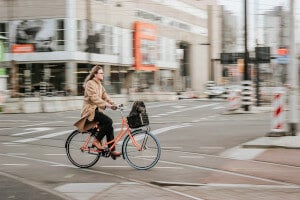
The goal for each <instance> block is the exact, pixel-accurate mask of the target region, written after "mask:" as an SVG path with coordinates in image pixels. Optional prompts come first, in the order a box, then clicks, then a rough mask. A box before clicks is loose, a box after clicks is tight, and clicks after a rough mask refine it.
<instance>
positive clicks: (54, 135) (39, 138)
mask: <svg viewBox="0 0 300 200" xmlns="http://www.w3.org/2000/svg"><path fill="white" fill-rule="evenodd" d="M71 131H73V130H68V131H61V132H57V133H50V134H47V135H42V136H39V137H35V138H27V139H22V140H16V141H13V142H14V143H26V142H34V141H38V140H41V139H49V138H53V137H56V136H60V135H65V134H68V133H71Z"/></svg>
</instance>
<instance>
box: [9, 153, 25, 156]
mask: <svg viewBox="0 0 300 200" xmlns="http://www.w3.org/2000/svg"><path fill="white" fill-rule="evenodd" d="M7 154H8V155H17V156H25V155H27V153H7Z"/></svg>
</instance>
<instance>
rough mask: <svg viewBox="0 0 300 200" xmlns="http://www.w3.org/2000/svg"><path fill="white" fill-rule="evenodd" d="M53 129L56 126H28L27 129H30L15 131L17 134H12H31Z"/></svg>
mask: <svg viewBox="0 0 300 200" xmlns="http://www.w3.org/2000/svg"><path fill="white" fill-rule="evenodd" d="M53 129H54V128H48V127H38V128H28V129H25V130H28V131H26V132H23V133H15V134H12V136H20V135H27V134H30V133H36V132H42V131H49V130H53Z"/></svg>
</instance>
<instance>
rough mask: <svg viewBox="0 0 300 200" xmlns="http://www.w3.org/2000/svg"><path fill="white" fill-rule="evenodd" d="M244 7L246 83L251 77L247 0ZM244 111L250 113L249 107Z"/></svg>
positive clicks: (245, 107) (246, 106)
mask: <svg viewBox="0 0 300 200" xmlns="http://www.w3.org/2000/svg"><path fill="white" fill-rule="evenodd" d="M244 6H245V8H244V9H245V16H244V20H245V23H244V26H245V27H244V28H245V30H244V38H245V57H244V81H247V80H249V77H248V59H249V56H248V41H247V40H248V36H247V34H248V32H247V31H248V28H247V26H248V25H247V0H245V2H244ZM244 109H245V111H249V105H244Z"/></svg>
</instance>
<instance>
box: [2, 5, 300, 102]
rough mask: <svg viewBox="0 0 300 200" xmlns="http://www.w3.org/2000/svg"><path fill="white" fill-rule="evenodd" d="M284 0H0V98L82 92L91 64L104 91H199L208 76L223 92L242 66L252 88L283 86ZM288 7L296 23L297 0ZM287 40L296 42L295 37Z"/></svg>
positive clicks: (236, 82) (286, 35) (240, 77)
mask: <svg viewBox="0 0 300 200" xmlns="http://www.w3.org/2000/svg"><path fill="white" fill-rule="evenodd" d="M246 2H247V13H245V9H244V6H245V3H246ZM289 2H290V1H288V0H285V1H284V0H281V1H279V0H277V1H274V0H273V1H270V0H264V1H263V0H262V1H255V0H248V1H246V0H231V1H226V0H223V1H217V0H189V1H187V0H164V1H161V0H52V1H46V0H27V1H23V0H0V41H1V42H0V81H1V84H0V93H1V102H4V101H8V99H11V98H30V97H41V96H48V97H53V96H81V95H83V88H82V83H83V81H84V79H85V77H86V76H87V75H88V73H89V70H90V69H91V67H92V66H93V65H95V64H98V65H101V66H102V67H103V69H104V73H105V80H104V83H103V84H104V86H105V87H106V89H107V91H108V92H109V93H110V94H127V95H128V94H131V93H143V92H144V93H145V92H148V93H155V92H172V93H176V94H179V93H180V92H185V91H193V96H201V95H202V94H205V91H206V90H207V83H208V82H210V83H211V82H213V84H214V85H217V86H220V87H221V88H222V89H220V90H224V92H226V89H227V88H230V87H231V86H232V87H235V86H236V87H238V85H240V81H242V80H244V79H245V74H246V76H247V80H251V81H253V83H254V84H259V86H260V87H261V89H260V90H261V91H268V87H277V86H283V85H284V84H286V82H287V65H288V63H289V56H288V54H289V45H290V44H289V32H290V31H291V26H289V21H290V20H289V19H290V4H289ZM294 6H295V10H296V12H295V13H294V14H295V15H294V17H295V22H296V26H295V28H296V32H299V22H300V21H299V20H300V15H299V14H300V2H298V1H295V4H294ZM245 17H247V19H248V24H247V27H246V28H245V23H244V22H245V20H244V19H245ZM245 32H247V37H245ZM245 38H246V39H245ZM245 41H247V51H248V52H247V53H248V57H247V58H248V67H247V70H246V72H245V70H244V58H245ZM295 42H296V47H297V48H298V47H299V45H298V44H299V39H298V38H297V37H296V40H295ZM297 57H298V55H297ZM258 74H259V76H258ZM222 93H223V91H222ZM262 93H263V92H262Z"/></svg>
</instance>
